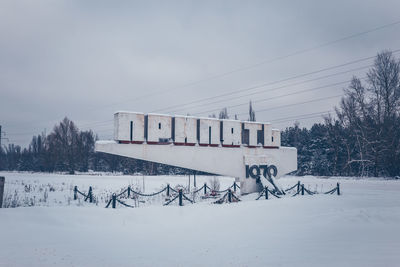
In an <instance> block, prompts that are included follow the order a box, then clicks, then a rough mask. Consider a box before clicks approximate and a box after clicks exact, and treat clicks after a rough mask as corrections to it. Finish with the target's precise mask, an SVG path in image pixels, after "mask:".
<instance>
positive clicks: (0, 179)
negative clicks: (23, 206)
mask: <svg viewBox="0 0 400 267" xmlns="http://www.w3.org/2000/svg"><path fill="white" fill-rule="evenodd" d="M0 134H1V133H0ZM5 179H6V178H4V177H3V176H1V177H0V208H1V207H3V194H4V182H5Z"/></svg>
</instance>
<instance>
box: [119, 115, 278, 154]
mask: <svg viewBox="0 0 400 267" xmlns="http://www.w3.org/2000/svg"><path fill="white" fill-rule="evenodd" d="M114 139H115V141H117V142H119V143H122V144H128V143H134V144H135V143H136V144H142V143H145V142H147V144H174V145H186V146H194V145H200V146H222V147H240V146H246V147H250V148H255V147H264V148H279V147H280V143H281V138H280V131H279V130H278V129H273V128H272V125H271V124H270V123H262V122H249V121H238V120H224V119H221V120H220V119H215V118H200V117H192V116H181V115H179V116H171V115H165V114H144V113H140V112H128V111H119V112H116V113H115V114H114Z"/></svg>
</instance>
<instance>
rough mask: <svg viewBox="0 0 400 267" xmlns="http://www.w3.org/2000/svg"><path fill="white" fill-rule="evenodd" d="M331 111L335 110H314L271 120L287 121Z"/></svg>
mask: <svg viewBox="0 0 400 267" xmlns="http://www.w3.org/2000/svg"><path fill="white" fill-rule="evenodd" d="M329 112H333V110H326V111H320V112H313V113H308V114H302V115H296V116H291V117H285V118H279V119H275V120H271V122H284V121H287V120H293V119H296V118H302V117H305V116H315V115H321V114H326V113H329Z"/></svg>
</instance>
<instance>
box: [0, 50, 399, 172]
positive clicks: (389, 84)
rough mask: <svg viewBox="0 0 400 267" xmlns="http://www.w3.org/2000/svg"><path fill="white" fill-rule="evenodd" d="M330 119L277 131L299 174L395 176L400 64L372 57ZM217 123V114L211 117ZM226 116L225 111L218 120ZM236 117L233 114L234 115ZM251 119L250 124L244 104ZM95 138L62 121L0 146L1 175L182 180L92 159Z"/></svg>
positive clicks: (143, 165)
mask: <svg viewBox="0 0 400 267" xmlns="http://www.w3.org/2000/svg"><path fill="white" fill-rule="evenodd" d="M344 93H345V95H344V97H342V99H341V101H340V104H339V106H338V107H336V109H335V110H336V111H335V113H336V116H335V117H331V116H328V117H325V118H324V123H316V124H314V125H313V126H312V127H311V128H310V129H307V128H301V127H300V126H299V123H298V122H296V123H295V124H294V126H292V127H288V128H286V129H285V130H284V131H282V137H281V139H282V145H283V146H294V147H296V148H297V150H298V170H297V171H296V172H295V174H297V175H333V176H336V175H341V176H385V177H386V176H390V177H395V176H399V175H400V61H399V60H397V59H396V58H395V57H394V56H393V54H392V53H391V52H390V51H384V52H381V53H379V54H378V55H377V57H376V58H375V62H374V65H373V67H372V68H371V69H370V70H369V71H368V73H367V78H366V79H365V81H362V80H361V79H360V78H357V77H353V79H352V80H351V82H350V84H349V85H348V87H347V88H346V89H344ZM211 116H212V117H215V115H214V114H213V115H211ZM218 117H219V118H220V119H227V118H229V115H228V111H227V109H226V108H223V109H222V110H221V112H220V113H219V116H218ZM234 118H235V119H237V116H236V115H235V116H234ZM248 120H249V121H255V120H256V118H255V111H254V109H253V107H252V104H251V102H250V105H249V118H248ZM96 140H97V136H96V135H95V134H94V133H93V132H92V131H91V130H89V131H80V130H79V129H78V128H77V126H76V125H75V124H74V123H73V122H72V121H70V120H69V119H68V118H64V119H63V120H62V121H61V122H60V123H59V124H58V125H56V126H55V127H54V129H53V131H52V132H51V133H50V134H48V135H44V134H41V135H37V136H34V137H33V138H32V141H31V143H30V145H29V146H28V147H27V148H24V149H22V148H21V147H20V146H17V145H14V144H9V145H8V146H7V147H5V148H4V149H3V148H0V170H17V171H38V172H68V173H74V172H75V171H80V172H87V171H88V170H94V171H109V172H115V171H118V172H123V173H126V174H132V173H143V174H188V173H193V171H191V170H186V169H182V168H177V167H172V166H167V165H163V164H157V163H153V162H146V161H141V160H136V159H130V158H124V157H120V156H115V155H108V154H104V153H95V152H94V144H95V141H96Z"/></svg>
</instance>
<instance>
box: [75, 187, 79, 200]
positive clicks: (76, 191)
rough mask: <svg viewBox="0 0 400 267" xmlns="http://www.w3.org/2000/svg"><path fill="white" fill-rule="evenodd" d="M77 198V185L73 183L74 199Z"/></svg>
mask: <svg viewBox="0 0 400 267" xmlns="http://www.w3.org/2000/svg"><path fill="white" fill-rule="evenodd" d="M77 199H78V187H77V186H76V185H75V187H74V200H77Z"/></svg>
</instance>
